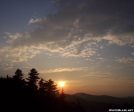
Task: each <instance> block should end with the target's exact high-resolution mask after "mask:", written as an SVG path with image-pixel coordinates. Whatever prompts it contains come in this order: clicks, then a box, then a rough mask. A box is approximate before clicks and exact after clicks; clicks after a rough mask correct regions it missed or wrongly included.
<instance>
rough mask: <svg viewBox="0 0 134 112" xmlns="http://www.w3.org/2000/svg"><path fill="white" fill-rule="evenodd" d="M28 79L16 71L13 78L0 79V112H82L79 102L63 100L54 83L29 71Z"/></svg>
mask: <svg viewBox="0 0 134 112" xmlns="http://www.w3.org/2000/svg"><path fill="white" fill-rule="evenodd" d="M28 76H29V77H28V78H26V79H24V77H23V73H22V71H21V70H20V69H17V70H16V72H15V75H14V76H13V77H9V76H8V75H7V77H6V78H3V77H1V78H0V107H1V108H0V110H1V111H3V112H84V109H83V108H82V106H81V105H80V102H79V101H78V103H73V102H67V101H66V100H65V94H64V91H63V90H62V92H61V93H60V92H59V91H58V89H57V86H56V85H55V84H54V81H52V80H51V79H49V80H44V79H43V78H40V77H39V73H38V72H37V71H36V69H34V68H33V69H31V70H30V73H29V74H28Z"/></svg>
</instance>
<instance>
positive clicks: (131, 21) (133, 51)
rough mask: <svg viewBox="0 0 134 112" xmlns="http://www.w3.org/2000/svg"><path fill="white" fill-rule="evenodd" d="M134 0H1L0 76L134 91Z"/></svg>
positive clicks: (121, 93) (77, 88)
mask: <svg viewBox="0 0 134 112" xmlns="http://www.w3.org/2000/svg"><path fill="white" fill-rule="evenodd" d="M133 13H134V1H133V0H12V1H11V0H0V76H2V77H5V76H6V75H7V74H9V75H10V76H12V75H14V72H15V71H16V70H17V69H18V68H19V69H21V70H22V71H23V73H24V76H25V77H28V75H27V74H28V73H29V71H30V69H32V68H35V69H36V70H37V71H38V72H39V73H40V77H43V78H44V79H46V80H47V79H50V78H51V79H52V80H54V81H55V82H58V81H65V87H64V90H65V92H66V93H68V94H74V93H78V92H84V93H88V94H93V95H103V94H105V95H111V96H118V97H126V96H134V14H133Z"/></svg>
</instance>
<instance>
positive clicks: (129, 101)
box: [66, 93, 134, 112]
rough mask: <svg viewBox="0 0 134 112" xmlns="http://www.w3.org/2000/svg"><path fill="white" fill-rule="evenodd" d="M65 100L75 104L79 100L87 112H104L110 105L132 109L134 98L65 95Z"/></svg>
mask: <svg viewBox="0 0 134 112" xmlns="http://www.w3.org/2000/svg"><path fill="white" fill-rule="evenodd" d="M66 100H67V101H73V102H77V100H79V102H80V103H81V105H82V106H83V107H84V108H85V110H86V111H87V112H90V111H93V110H95V111H99V110H103V111H104V112H106V111H108V109H109V108H111V106H112V105H113V107H114V108H120V107H122V108H124V105H126V106H127V105H129V107H131V108H132V107H134V97H124V98H118V97H113V96H107V95H100V96H97V95H90V94H86V93H76V94H73V95H69V94H68V95H66ZM96 109H98V110H96Z"/></svg>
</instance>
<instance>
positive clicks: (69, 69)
mask: <svg viewBox="0 0 134 112" xmlns="http://www.w3.org/2000/svg"><path fill="white" fill-rule="evenodd" d="M86 70H88V67H81V68H56V69H50V70H43V71H40V73H55V72H73V71H86Z"/></svg>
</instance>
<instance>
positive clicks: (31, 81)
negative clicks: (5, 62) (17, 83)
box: [27, 68, 39, 91]
mask: <svg viewBox="0 0 134 112" xmlns="http://www.w3.org/2000/svg"><path fill="white" fill-rule="evenodd" d="M28 75H29V77H28V78H27V80H28V86H29V87H30V89H32V90H34V91H36V90H37V88H38V87H37V85H36V84H37V81H38V79H39V73H38V72H37V71H36V69H34V68H33V69H31V70H30V73H29V74H28Z"/></svg>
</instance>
